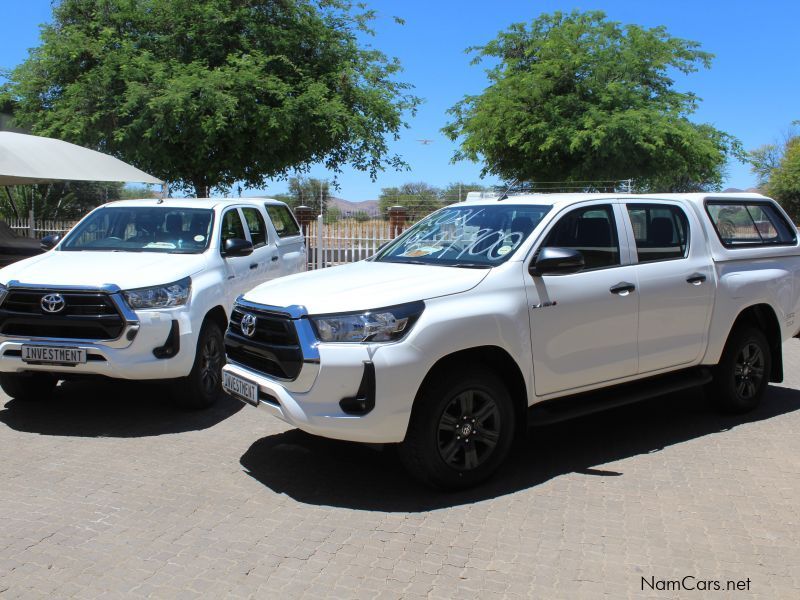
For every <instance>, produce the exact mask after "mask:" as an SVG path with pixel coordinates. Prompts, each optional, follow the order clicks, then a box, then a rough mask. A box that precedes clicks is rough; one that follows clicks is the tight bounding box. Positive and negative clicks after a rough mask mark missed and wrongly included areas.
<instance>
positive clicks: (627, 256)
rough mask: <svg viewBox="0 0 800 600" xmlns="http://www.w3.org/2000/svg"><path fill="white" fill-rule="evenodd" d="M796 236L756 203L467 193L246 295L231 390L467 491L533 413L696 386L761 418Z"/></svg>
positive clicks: (795, 263) (235, 330)
mask: <svg viewBox="0 0 800 600" xmlns="http://www.w3.org/2000/svg"><path fill="white" fill-rule="evenodd" d="M797 237H798V236H797V230H796V228H795V226H794V225H793V224H792V222H791V220H790V219H789V218H788V217H787V215H786V214H785V213H784V211H783V210H782V209H781V208H780V207H779V206H778V204H777V203H775V202H774V201H772V200H770V199H769V198H766V197H763V196H760V195H757V194H738V195H731V194H680V195H677V194H675V195H672V194H671V195H599V194H567V195H522V196H511V197H496V196H495V197H488V198H486V197H480V196H478V197H476V198H469V199H468V200H467V201H466V202H463V203H459V204H456V205H452V206H448V207H446V208H443V209H441V210H439V211H438V212H435V213H433V214H432V215H430V216H428V217H427V218H425V219H423V220H422V221H420V222H419V223H417V224H416V225H414V226H413V227H411V228H410V229H409V230H408V231H406V232H405V233H404V234H402V235H401V236H399V237H398V238H397V239H395V240H394V241H393V242H391V243H390V244H389V245H388V246H386V247H385V248H384V249H382V250H381V251H380V252H378V253H377V254H376V255H375V256H373V257H372V258H370V259H368V260H366V261H362V262H358V263H354V264H351V265H347V266H342V267H335V268H330V269H324V270H320V271H314V272H309V273H304V274H300V275H293V276H290V277H288V278H286V279H283V280H282V281H281V282H280V283H279V284H275V283H266V284H263V285H260V286H259V287H257V288H255V289H253V290H251V291H249V292H247V293H246V294H244V295H243V296H242V297H241V298H239V299H238V301H237V302H236V305H235V306H234V309H233V313H232V317H231V322H230V325H229V329H228V332H227V335H226V342H225V343H226V352H227V356H228V364H227V365H226V366H225V368H224V369H223V380H224V384H223V385H224V387H225V388H226V389H227V390H228V391H230V392H231V393H232V394H234V395H236V396H238V397H239V398H240V399H242V400H245V401H247V402H249V403H251V404H253V405H255V406H258V407H260V408H262V409H264V410H265V411H266V412H268V413H271V414H272V415H274V416H276V417H278V418H280V419H283V420H284V421H286V422H287V423H290V424H292V425H294V426H296V427H299V428H300V429H303V430H305V431H307V432H310V433H312V434H316V435H320V436H326V437H330V438H337V439H343V440H354V441H360V442H371V443H397V444H399V451H400V455H401V457H402V459H403V461H404V463H405V464H406V466H407V467H409V469H410V470H411V472H412V473H413V474H414V475H416V476H417V477H419V478H420V479H422V480H424V481H425V482H427V483H429V484H432V485H434V486H438V487H458V486H466V485H471V484H474V483H476V482H478V481H480V480H482V479H484V478H485V477H487V476H488V475H490V474H491V473H492V472H493V471H495V469H496V468H497V467H498V466H499V465H500V464H501V462H502V461H503V459H504V458H505V457H506V455H507V454H508V452H509V448H510V447H511V444H512V440H513V438H514V436H515V435H516V434H518V433H520V432H524V430H525V427H524V426H525V424H526V421H528V420H529V419H533V420H534V421H538V422H553V421H558V420H561V419H565V418H568V417H573V416H577V415H583V414H588V413H591V412H594V411H597V410H601V409H604V408H608V407H614V406H619V405H621V404H624V403H627V402H632V401H635V400H639V399H642V398H645V397H650V396H654V395H659V394H663V393H666V392H671V391H676V390H679V389H683V388H687V387H689V386H698V385H706V386H707V390H708V392H707V393H708V396H709V397H710V398H712V399H713V400H714V401H715V402H716V403H717V404H718V405H719V406H720V407H721V408H722V409H724V410H729V411H745V410H749V409H752V408H753V407H755V406H756V404H757V403H758V402H759V401H760V399H761V397H762V395H763V394H764V390H765V387H766V385H767V382H768V381H781V378H782V360H781V343H782V342H783V341H784V340H787V339H788V338H791V337H792V336H795V335H796V334H797V333H798V330H800V320H799V319H798V311H799V310H800V306H799V304H800V248H798V239H797Z"/></svg>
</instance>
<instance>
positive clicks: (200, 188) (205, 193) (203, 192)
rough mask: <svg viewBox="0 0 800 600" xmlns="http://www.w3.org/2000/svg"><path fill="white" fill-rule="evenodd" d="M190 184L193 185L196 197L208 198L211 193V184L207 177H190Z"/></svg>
mask: <svg viewBox="0 0 800 600" xmlns="http://www.w3.org/2000/svg"><path fill="white" fill-rule="evenodd" d="M192 185H193V186H194V195H195V196H196V197H197V198H208V197H209V196H210V195H211V186H210V185H209V183H208V178H207V177H202V176H198V177H192Z"/></svg>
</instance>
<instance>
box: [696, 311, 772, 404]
mask: <svg viewBox="0 0 800 600" xmlns="http://www.w3.org/2000/svg"><path fill="white" fill-rule="evenodd" d="M771 368H772V352H771V350H770V346H769V342H768V341H767V338H766V336H765V335H764V334H763V333H761V331H760V330H758V329H756V328H755V327H753V326H752V325H743V326H740V327H737V328H736V329H734V331H733V332H732V333H731V334H730V337H729V338H728V341H727V343H726V344H725V350H724V351H723V352H722V358H721V360H720V362H719V364H718V365H717V367H716V369H715V371H714V380H713V381H712V382H711V384H710V385H709V387H708V391H709V392H710V393H711V396H712V400H713V401H714V403H715V404H716V405H717V407H718V408H719V409H720V410H722V411H724V412H729V413H743V412H747V411H749V410H753V409H754V408H756V407H757V406H758V405H759V404H760V403H761V399H762V398H763V396H764V392H765V390H766V389H767V383H768V382H769V374H770V369H771Z"/></svg>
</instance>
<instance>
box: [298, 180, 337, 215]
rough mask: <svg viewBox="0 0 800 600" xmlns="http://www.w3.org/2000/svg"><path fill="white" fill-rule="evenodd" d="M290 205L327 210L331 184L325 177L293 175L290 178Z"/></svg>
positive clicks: (317, 210)
mask: <svg viewBox="0 0 800 600" xmlns="http://www.w3.org/2000/svg"><path fill="white" fill-rule="evenodd" d="M289 195H290V196H291V198H292V202H291V204H290V206H291V207H292V208H295V207H298V206H310V207H311V208H313V209H314V210H315V211H316V212H317V213H319V212H325V211H326V209H327V208H328V200H330V198H331V191H330V184H329V183H328V181H327V180H324V179H314V178H313V177H292V178H290V179H289Z"/></svg>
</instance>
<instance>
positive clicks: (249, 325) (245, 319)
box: [239, 313, 256, 337]
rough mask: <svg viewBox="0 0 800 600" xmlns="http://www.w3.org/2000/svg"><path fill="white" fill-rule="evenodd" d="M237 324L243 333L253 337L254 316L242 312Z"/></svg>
mask: <svg viewBox="0 0 800 600" xmlns="http://www.w3.org/2000/svg"><path fill="white" fill-rule="evenodd" d="M239 326H240V327H241V328H242V333H243V334H244V335H246V336H247V337H253V334H254V333H255V332H256V316H255V315H252V314H250V313H244V314H243V315H242V322H241V324H240V325H239Z"/></svg>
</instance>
